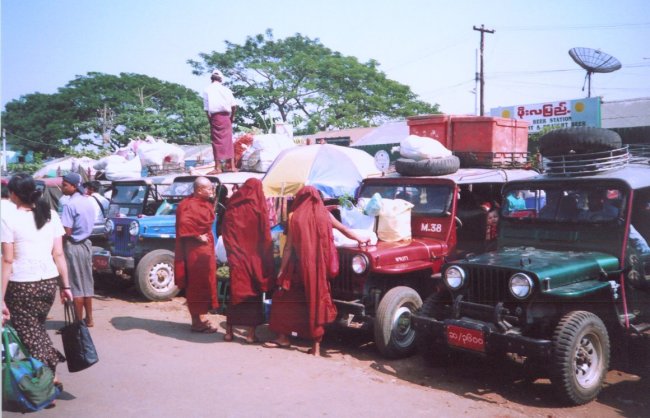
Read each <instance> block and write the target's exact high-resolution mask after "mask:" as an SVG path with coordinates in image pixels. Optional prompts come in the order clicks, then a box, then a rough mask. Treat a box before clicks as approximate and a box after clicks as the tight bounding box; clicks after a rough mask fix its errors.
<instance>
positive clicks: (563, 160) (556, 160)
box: [543, 146, 631, 177]
mask: <svg viewBox="0 0 650 418" xmlns="http://www.w3.org/2000/svg"><path fill="white" fill-rule="evenodd" d="M630 160H631V155H630V153H629V151H628V147H627V146H625V147H623V148H618V149H614V150H609V151H600V152H594V153H589V154H568V155H558V156H553V157H545V158H544V160H543V163H544V173H545V174H547V175H549V176H566V177H571V176H584V175H591V174H597V173H602V172H604V171H609V170H613V169H615V168H622V167H625V166H626V165H628V163H629V162H630Z"/></svg>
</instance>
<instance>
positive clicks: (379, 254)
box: [331, 168, 537, 357]
mask: <svg viewBox="0 0 650 418" xmlns="http://www.w3.org/2000/svg"><path fill="white" fill-rule="evenodd" d="M535 175H537V173H536V172H535V171H532V170H525V169H495V168H478V169H469V168H461V169H459V170H458V171H457V172H455V173H453V174H449V175H444V176H402V175H399V174H390V175H387V176H384V177H378V178H368V179H365V180H364V181H363V182H362V184H361V186H360V188H359V190H358V193H357V198H371V197H372V196H373V195H374V194H375V193H378V194H379V195H381V197H382V198H387V199H396V198H398V199H404V200H408V201H410V202H411V203H412V204H413V208H412V214H411V233H412V239H410V240H404V241H399V242H384V241H378V242H377V244H376V245H371V246H367V247H365V246H364V247H339V249H338V252H339V260H340V272H339V276H338V277H336V278H335V279H333V280H332V281H331V286H332V297H333V299H334V302H335V304H336V306H337V309H338V313H339V318H338V319H339V321H338V322H339V323H340V324H342V325H344V326H349V327H353V328H372V329H373V331H374V338H375V343H376V344H377V347H378V348H379V350H380V352H381V353H382V354H383V355H384V356H386V357H403V356H406V355H409V354H411V353H412V352H413V350H414V349H415V333H414V330H413V328H412V327H411V314H412V313H413V312H414V311H416V310H417V309H418V308H419V307H420V306H421V305H422V298H424V297H426V296H427V295H429V294H431V293H432V292H433V291H434V290H435V289H436V288H437V287H438V286H439V285H440V280H439V278H440V274H439V273H440V269H441V268H442V266H443V264H444V263H445V262H447V261H449V260H454V259H457V258H460V257H463V256H464V255H466V254H471V253H476V252H482V251H484V250H485V248H486V246H489V245H491V240H490V239H486V237H487V235H486V230H487V227H488V225H487V218H488V214H489V211H490V209H489V206H493V205H494V206H496V205H497V204H498V202H500V201H501V188H502V186H503V184H504V183H505V182H506V181H508V180H514V179H522V178H530V177H533V176H535Z"/></svg>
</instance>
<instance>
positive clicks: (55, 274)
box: [0, 173, 72, 389]
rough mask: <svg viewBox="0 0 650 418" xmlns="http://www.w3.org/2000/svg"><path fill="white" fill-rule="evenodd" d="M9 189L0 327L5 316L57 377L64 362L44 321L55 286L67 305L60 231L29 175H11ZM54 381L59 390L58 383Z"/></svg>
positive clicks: (3, 231) (69, 295)
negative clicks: (10, 209)
mask: <svg viewBox="0 0 650 418" xmlns="http://www.w3.org/2000/svg"><path fill="white" fill-rule="evenodd" d="M8 189H9V198H10V199H11V201H12V202H14V203H15V204H16V209H15V210H12V211H9V213H4V212H3V213H2V226H1V231H0V238H1V241H2V294H3V296H4V299H3V301H2V313H3V322H4V320H5V319H6V317H7V316H9V317H10V318H11V322H12V324H13V326H14V328H15V329H16V332H17V333H18V337H19V338H20V340H21V341H22V343H23V344H24V345H25V347H26V348H27V350H28V351H29V353H30V355H31V356H32V357H34V358H36V359H38V360H40V361H42V362H43V363H44V364H46V365H47V366H48V367H49V368H50V369H51V370H52V372H53V373H56V366H57V364H58V363H59V362H62V361H65V357H64V356H63V355H62V354H61V353H60V352H59V351H58V350H57V349H56V348H54V345H53V344H52V340H51V339H50V337H49V335H48V334H47V331H46V330H45V319H46V318H47V315H48V313H49V311H50V309H51V308H52V304H53V303H54V298H55V296H56V291H57V286H58V287H59V292H60V297H61V301H62V302H64V301H72V292H71V291H70V284H69V282H68V268H67V265H66V261H65V256H64V254H63V241H62V237H63V235H64V233H65V232H64V229H63V226H62V225H61V220H60V218H59V215H58V214H57V213H56V212H55V211H52V210H50V207H49V205H48V204H47V202H46V201H45V199H43V198H42V196H41V192H40V191H38V190H36V183H35V182H34V179H33V178H32V177H31V176H30V175H28V174H24V173H21V174H16V175H14V176H13V177H12V178H11V180H9V184H8ZM55 376H56V374H55ZM54 380H55V385H57V387H59V389H61V387H62V384H61V383H60V382H59V381H58V380H57V379H56V377H55V379H54Z"/></svg>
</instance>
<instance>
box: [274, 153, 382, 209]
mask: <svg viewBox="0 0 650 418" xmlns="http://www.w3.org/2000/svg"><path fill="white" fill-rule="evenodd" d="M375 175H381V173H380V172H379V170H377V168H376V167H375V160H374V158H373V157H372V156H370V154H368V153H366V152H365V151H361V150H358V149H354V148H349V147H341V146H338V145H330V144H324V145H307V146H300V147H295V148H290V149H287V150H284V151H282V152H281V153H280V155H278V157H277V158H276V159H275V161H274V162H273V164H272V165H271V167H269V170H268V172H267V173H266V175H265V176H264V178H263V179H262V184H263V186H264V194H265V195H266V196H267V197H271V196H294V195H295V194H296V193H297V192H298V190H300V189H301V188H302V187H303V186H306V185H310V186H314V187H316V188H317V189H318V190H320V191H321V192H323V194H324V195H325V197H326V198H335V197H339V196H343V195H345V194H348V195H351V196H354V194H355V192H356V190H357V188H358V187H359V184H360V183H361V181H362V180H363V179H364V178H366V177H369V176H375Z"/></svg>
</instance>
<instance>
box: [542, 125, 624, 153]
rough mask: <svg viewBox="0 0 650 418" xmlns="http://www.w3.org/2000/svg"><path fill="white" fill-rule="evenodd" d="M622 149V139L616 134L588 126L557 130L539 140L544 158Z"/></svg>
mask: <svg viewBox="0 0 650 418" xmlns="http://www.w3.org/2000/svg"><path fill="white" fill-rule="evenodd" d="M621 147H622V141H621V137H620V135H619V134H617V133H616V132H614V131H611V130H609V129H603V128H592V127H586V126H580V127H577V128H565V129H556V130H553V131H550V132H548V133H546V134H544V135H542V136H541V137H540V138H539V152H540V153H541V154H542V155H543V156H544V157H556V156H558V155H566V154H571V153H576V154H587V153H593V152H601V151H610V150H613V149H618V148H621Z"/></svg>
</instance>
